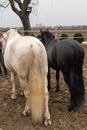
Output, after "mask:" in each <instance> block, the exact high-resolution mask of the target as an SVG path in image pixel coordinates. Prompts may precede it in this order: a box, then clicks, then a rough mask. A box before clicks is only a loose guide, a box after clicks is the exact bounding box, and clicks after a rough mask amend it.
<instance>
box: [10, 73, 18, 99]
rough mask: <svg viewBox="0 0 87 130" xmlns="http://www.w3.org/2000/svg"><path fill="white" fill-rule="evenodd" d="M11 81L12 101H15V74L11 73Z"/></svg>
mask: <svg viewBox="0 0 87 130" xmlns="http://www.w3.org/2000/svg"><path fill="white" fill-rule="evenodd" d="M11 81H12V96H11V98H12V99H16V98H17V97H16V85H15V74H14V73H13V72H11Z"/></svg>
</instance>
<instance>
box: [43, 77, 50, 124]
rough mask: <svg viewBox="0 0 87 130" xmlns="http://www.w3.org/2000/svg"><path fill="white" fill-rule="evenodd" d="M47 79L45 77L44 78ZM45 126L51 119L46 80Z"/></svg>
mask: <svg viewBox="0 0 87 130" xmlns="http://www.w3.org/2000/svg"><path fill="white" fill-rule="evenodd" d="M46 80H47V79H46ZM44 96H45V122H44V124H45V126H47V125H51V120H50V112H49V107H48V101H49V93H48V89H47V82H45V93H44Z"/></svg>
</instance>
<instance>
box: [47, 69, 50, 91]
mask: <svg viewBox="0 0 87 130" xmlns="http://www.w3.org/2000/svg"><path fill="white" fill-rule="evenodd" d="M47 78H48V90H49V91H50V88H51V85H50V67H48V76H47Z"/></svg>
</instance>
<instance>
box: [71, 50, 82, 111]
mask: <svg viewBox="0 0 87 130" xmlns="http://www.w3.org/2000/svg"><path fill="white" fill-rule="evenodd" d="M83 59H84V53H78V51H77V53H74V60H73V64H72V67H71V71H70V80H69V90H70V94H71V101H70V107H69V111H72V110H74V109H75V108H77V107H80V106H81V104H82V103H83V101H84V81H83V74H82V72H83V71H82V67H83Z"/></svg>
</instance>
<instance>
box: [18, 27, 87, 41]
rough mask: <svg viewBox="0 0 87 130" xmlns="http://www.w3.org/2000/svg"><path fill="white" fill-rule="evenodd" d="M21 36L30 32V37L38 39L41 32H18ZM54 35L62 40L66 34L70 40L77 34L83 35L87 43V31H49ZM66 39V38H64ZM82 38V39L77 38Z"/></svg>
mask: <svg viewBox="0 0 87 130" xmlns="http://www.w3.org/2000/svg"><path fill="white" fill-rule="evenodd" d="M18 31H19V32H20V33H21V34H24V32H29V34H30V35H32V36H35V37H37V36H38V35H40V30H39V29H38V30H18ZM49 31H50V32H52V33H53V35H54V36H55V38H56V39H58V40H60V38H61V35H62V34H66V35H67V37H68V38H70V39H72V38H73V37H74V35H75V34H76V33H81V34H82V35H83V37H84V40H85V41H87V30H49ZM63 38H66V37H63ZM75 38H82V37H80V36H79V37H75Z"/></svg>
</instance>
